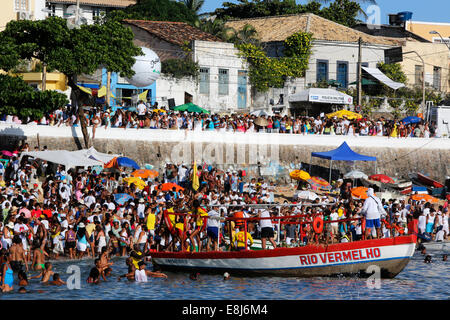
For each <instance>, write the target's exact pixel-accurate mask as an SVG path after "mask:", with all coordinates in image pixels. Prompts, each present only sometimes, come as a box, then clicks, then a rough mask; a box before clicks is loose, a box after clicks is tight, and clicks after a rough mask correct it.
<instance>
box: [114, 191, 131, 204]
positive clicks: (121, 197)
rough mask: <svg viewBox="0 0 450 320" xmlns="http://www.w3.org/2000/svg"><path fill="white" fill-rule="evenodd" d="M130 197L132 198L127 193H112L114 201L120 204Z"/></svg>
mask: <svg viewBox="0 0 450 320" xmlns="http://www.w3.org/2000/svg"><path fill="white" fill-rule="evenodd" d="M130 199H132V200H134V198H133V197H132V196H130V195H129V194H127V193H116V194H114V201H116V202H117V203H118V204H120V205H123V204H124V203H125V202H127V201H128V200H130Z"/></svg>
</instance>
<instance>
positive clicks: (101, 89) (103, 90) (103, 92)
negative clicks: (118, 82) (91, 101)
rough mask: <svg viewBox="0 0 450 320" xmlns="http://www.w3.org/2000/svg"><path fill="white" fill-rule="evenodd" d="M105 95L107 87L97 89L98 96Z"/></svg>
mask: <svg viewBox="0 0 450 320" xmlns="http://www.w3.org/2000/svg"><path fill="white" fill-rule="evenodd" d="M103 96H106V87H105V86H103V87H101V88H100V89H98V91H97V97H99V98H101V97H103Z"/></svg>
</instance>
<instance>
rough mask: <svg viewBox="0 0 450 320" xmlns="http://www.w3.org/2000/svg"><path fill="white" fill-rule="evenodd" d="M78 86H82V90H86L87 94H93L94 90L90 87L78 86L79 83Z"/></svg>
mask: <svg viewBox="0 0 450 320" xmlns="http://www.w3.org/2000/svg"><path fill="white" fill-rule="evenodd" d="M77 87H78V88H80V89H81V91H83V92H86V93H87V94H90V95H92V90H91V89H90V88H86V87H82V86H78V85H77Z"/></svg>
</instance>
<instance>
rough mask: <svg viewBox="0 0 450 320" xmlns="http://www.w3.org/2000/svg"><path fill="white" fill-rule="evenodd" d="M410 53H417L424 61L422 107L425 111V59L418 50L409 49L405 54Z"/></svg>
mask: <svg viewBox="0 0 450 320" xmlns="http://www.w3.org/2000/svg"><path fill="white" fill-rule="evenodd" d="M408 53H415V54H416V55H417V56H418V57H419V59H420V60H421V61H422V108H423V111H425V108H426V105H425V61H424V60H423V58H422V57H421V56H420V55H419V54H418V53H417V52H416V51H407V52H404V53H403V54H408Z"/></svg>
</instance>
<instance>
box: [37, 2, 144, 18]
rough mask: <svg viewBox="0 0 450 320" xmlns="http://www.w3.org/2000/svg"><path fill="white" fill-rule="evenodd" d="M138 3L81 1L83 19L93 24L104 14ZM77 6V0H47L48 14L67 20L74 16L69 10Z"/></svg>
mask: <svg viewBox="0 0 450 320" xmlns="http://www.w3.org/2000/svg"><path fill="white" fill-rule="evenodd" d="M42 1H44V0H42ZM136 2H137V1H136V0H79V6H80V11H81V12H80V13H81V15H82V17H83V18H85V19H86V20H87V23H88V24H92V23H94V21H95V19H96V18H99V17H101V15H102V14H106V13H108V12H109V11H111V10H115V9H123V8H125V7H128V6H130V5H133V4H136ZM76 4H77V0H45V7H46V9H47V10H46V11H47V12H46V14H47V15H48V16H57V17H63V18H65V17H68V16H70V15H71V14H72V13H71V12H70V9H69V10H68V8H69V7H73V6H76Z"/></svg>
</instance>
